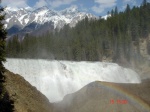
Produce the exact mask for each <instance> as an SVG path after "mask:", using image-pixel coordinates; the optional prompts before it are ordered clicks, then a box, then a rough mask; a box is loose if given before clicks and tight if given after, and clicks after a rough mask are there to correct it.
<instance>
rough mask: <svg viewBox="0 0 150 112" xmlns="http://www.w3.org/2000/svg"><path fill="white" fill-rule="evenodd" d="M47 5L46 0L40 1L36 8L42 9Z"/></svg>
mask: <svg viewBox="0 0 150 112" xmlns="http://www.w3.org/2000/svg"><path fill="white" fill-rule="evenodd" d="M45 5H47V2H46V1H45V0H39V1H37V2H36V3H35V6H34V7H35V8H39V7H42V6H45Z"/></svg>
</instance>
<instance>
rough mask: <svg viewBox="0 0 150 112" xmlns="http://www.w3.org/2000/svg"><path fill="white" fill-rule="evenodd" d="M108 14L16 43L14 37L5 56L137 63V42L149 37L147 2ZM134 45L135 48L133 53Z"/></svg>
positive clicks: (27, 36) (8, 44)
mask: <svg viewBox="0 0 150 112" xmlns="http://www.w3.org/2000/svg"><path fill="white" fill-rule="evenodd" d="M108 14H110V15H111V17H108V18H107V20H104V19H98V20H97V19H90V20H89V19H88V18H85V19H84V20H82V21H80V22H78V24H77V25H76V26H75V27H73V28H70V27H69V26H68V25H65V26H64V27H63V29H61V30H59V31H58V30H55V32H47V33H46V34H44V35H42V36H40V37H34V36H31V35H28V34H27V35H26V36H25V37H24V38H23V40H18V37H17V36H14V38H13V39H11V40H9V41H8V43H7V57H14V58H46V59H58V60H76V61H80V60H88V61H101V60H102V59H103V57H106V58H107V57H110V58H112V60H113V61H115V62H116V61H118V60H121V59H125V60H127V61H130V60H131V59H132V58H134V59H138V60H139V59H140V58H141V55H140V51H139V50H140V49H139V42H140V41H139V40H140V39H141V38H144V39H146V38H148V35H149V31H150V3H147V2H146V0H144V1H143V3H142V5H141V6H140V7H136V6H134V7H133V8H132V9H131V8H130V6H129V5H127V7H126V9H125V11H124V12H119V11H118V9H117V7H116V8H115V10H112V11H111V12H108ZM133 43H134V44H133ZM133 45H134V46H135V47H136V48H137V52H136V53H135V52H134V51H133ZM149 47H150V45H149V46H148V49H149V51H148V52H149V54H150V48H149Z"/></svg>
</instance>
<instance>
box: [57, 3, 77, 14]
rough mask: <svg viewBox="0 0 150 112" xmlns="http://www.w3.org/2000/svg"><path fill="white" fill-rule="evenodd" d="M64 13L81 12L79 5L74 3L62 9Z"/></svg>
mask: <svg viewBox="0 0 150 112" xmlns="http://www.w3.org/2000/svg"><path fill="white" fill-rule="evenodd" d="M60 12H61V13H62V14H70V13H77V12H79V10H78V7H77V6H75V5H73V6H71V7H68V8H66V9H64V10H62V11H60Z"/></svg>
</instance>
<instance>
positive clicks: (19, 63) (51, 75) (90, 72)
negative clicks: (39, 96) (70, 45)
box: [4, 59, 141, 102]
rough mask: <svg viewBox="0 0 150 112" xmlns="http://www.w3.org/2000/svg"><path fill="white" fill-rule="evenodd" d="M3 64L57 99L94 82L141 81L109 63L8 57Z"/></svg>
mask: <svg viewBox="0 0 150 112" xmlns="http://www.w3.org/2000/svg"><path fill="white" fill-rule="evenodd" d="M4 66H5V67H6V68H7V69H8V70H10V71H12V72H14V73H17V74H19V75H21V76H23V77H24V78H25V79H26V80H27V81H28V82H29V83H30V84H31V85H33V86H35V87H36V88H37V89H38V90H39V91H40V92H42V93H43V94H44V95H45V96H46V97H47V98H48V99H49V101H50V102H58V101H61V100H62V99H63V97H64V96H65V95H67V94H70V93H74V92H76V91H78V90H79V89H81V88H82V87H84V86H85V85H87V84H89V83H91V82H93V81H106V82H116V83H140V82H141V79H140V77H139V75H138V74H137V73H136V72H135V71H133V70H131V69H128V68H123V67H121V66H119V65H118V64H115V63H106V62H87V61H81V62H74V61H56V60H53V61H52V60H43V59H38V60H34V59H7V62H6V63H5V64H4Z"/></svg>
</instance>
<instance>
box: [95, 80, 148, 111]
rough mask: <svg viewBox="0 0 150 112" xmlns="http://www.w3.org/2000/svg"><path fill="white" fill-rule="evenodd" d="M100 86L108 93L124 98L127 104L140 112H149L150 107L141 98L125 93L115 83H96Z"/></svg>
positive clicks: (124, 90)
mask: <svg viewBox="0 0 150 112" xmlns="http://www.w3.org/2000/svg"><path fill="white" fill-rule="evenodd" d="M96 82H98V83H99V84H100V86H101V87H105V88H106V89H109V90H110V91H113V92H115V93H117V94H118V95H121V96H123V97H125V98H126V99H127V101H128V104H133V106H134V107H136V108H137V109H138V110H139V111H140V112H150V105H149V104H147V103H146V102H144V101H143V100H142V99H141V98H139V97H137V96H136V95H134V94H132V93H131V92H129V91H127V90H126V89H125V88H123V87H121V86H119V84H117V83H108V82H100V81H96Z"/></svg>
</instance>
